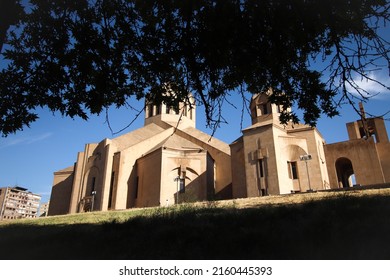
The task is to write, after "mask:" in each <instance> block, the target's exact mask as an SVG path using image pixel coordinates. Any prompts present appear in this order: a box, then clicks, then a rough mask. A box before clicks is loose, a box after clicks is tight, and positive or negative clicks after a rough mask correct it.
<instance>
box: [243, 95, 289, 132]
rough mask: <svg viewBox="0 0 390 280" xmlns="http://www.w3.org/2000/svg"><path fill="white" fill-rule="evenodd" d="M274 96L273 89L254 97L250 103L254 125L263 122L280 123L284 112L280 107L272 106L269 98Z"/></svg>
mask: <svg viewBox="0 0 390 280" xmlns="http://www.w3.org/2000/svg"><path fill="white" fill-rule="evenodd" d="M271 94H272V89H269V90H268V91H266V92H263V93H258V94H255V95H253V96H252V99H251V102H250V105H249V107H250V110H251V119H252V125H253V124H256V123H262V122H276V123H278V124H279V123H280V121H279V117H280V113H281V111H282V109H281V106H280V105H276V104H272V103H271V102H270V101H269V96H270V95H271Z"/></svg>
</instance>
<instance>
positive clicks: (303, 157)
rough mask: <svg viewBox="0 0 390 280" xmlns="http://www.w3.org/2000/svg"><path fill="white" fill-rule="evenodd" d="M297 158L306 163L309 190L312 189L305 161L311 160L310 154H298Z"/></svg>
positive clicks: (307, 169)
mask: <svg viewBox="0 0 390 280" xmlns="http://www.w3.org/2000/svg"><path fill="white" fill-rule="evenodd" d="M299 159H300V160H301V161H305V164H306V173H307V180H308V181H309V191H313V190H312V189H311V184H310V176H309V168H308V167H307V161H308V160H311V159H312V156H311V155H310V154H307V155H302V156H299Z"/></svg>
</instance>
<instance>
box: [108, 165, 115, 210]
mask: <svg viewBox="0 0 390 280" xmlns="http://www.w3.org/2000/svg"><path fill="white" fill-rule="evenodd" d="M114 179H115V172H112V173H111V181H110V193H109V195H108V209H111V206H112V193H113V191H114Z"/></svg>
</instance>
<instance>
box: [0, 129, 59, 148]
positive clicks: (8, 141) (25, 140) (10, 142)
mask: <svg viewBox="0 0 390 280" xmlns="http://www.w3.org/2000/svg"><path fill="white" fill-rule="evenodd" d="M52 135H53V133H52V132H46V133H43V134H40V135H36V136H32V137H26V136H19V137H17V138H13V139H12V138H3V139H2V140H5V141H4V143H2V144H0V149H2V148H6V147H11V146H15V145H28V144H32V143H36V142H40V141H43V140H45V139H47V138H49V137H51V136H52Z"/></svg>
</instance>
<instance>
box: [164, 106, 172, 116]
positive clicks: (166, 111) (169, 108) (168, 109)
mask: <svg viewBox="0 0 390 280" xmlns="http://www.w3.org/2000/svg"><path fill="white" fill-rule="evenodd" d="M170 110H171V107H169V106H165V113H166V114H169V112H170Z"/></svg>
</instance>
